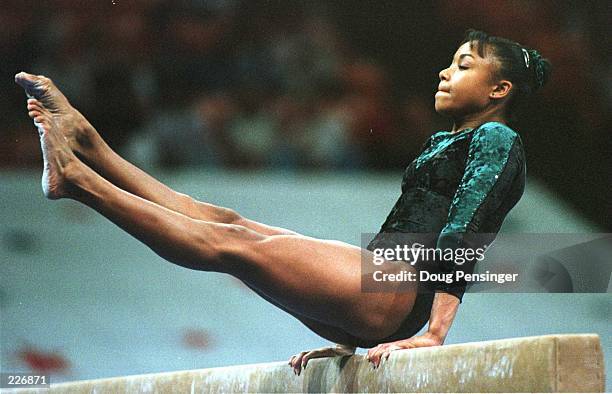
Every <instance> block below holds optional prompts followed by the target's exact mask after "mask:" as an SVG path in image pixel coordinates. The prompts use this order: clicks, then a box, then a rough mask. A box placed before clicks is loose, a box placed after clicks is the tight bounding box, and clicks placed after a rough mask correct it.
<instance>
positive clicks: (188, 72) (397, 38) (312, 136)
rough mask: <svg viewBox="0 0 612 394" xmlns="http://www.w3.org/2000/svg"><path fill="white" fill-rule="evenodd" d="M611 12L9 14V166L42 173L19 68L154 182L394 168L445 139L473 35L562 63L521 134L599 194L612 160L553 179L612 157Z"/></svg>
mask: <svg viewBox="0 0 612 394" xmlns="http://www.w3.org/2000/svg"><path fill="white" fill-rule="evenodd" d="M609 8H610V7H609V3H608V2H607V1H589V2H576V3H568V2H556V1H528V0H520V1H519V0H507V1H476V2H475V1H472V0H469V1H468V0H436V1H431V2H372V1H334V2H325V1H316V0H315V1H310V2H302V1H295V0H284V1H281V0H275V1H270V0H268V1H263V0H243V1H239V0H173V1H170V0H168V1H162V0H112V1H111V0H104V1H87V0H47V1H37V0H3V1H2V2H0V59H2V61H1V62H0V75H1V76H2V78H0V79H1V80H0V88H1V89H2V92H3V93H2V95H1V96H0V111H1V113H0V114H1V116H2V120H3V122H2V124H0V167H25V166H37V165H39V164H40V152H39V148H38V140H37V136H36V133H35V132H34V130H33V128H32V125H31V123H30V121H29V119H28V118H27V114H26V111H25V108H24V104H25V99H24V97H23V93H22V92H20V91H19V89H18V87H17V86H15V85H14V84H13V82H12V76H13V75H14V74H15V73H16V72H18V71H20V70H26V71H30V72H33V73H37V74H44V75H47V76H49V77H51V78H52V79H53V80H54V81H55V82H56V84H57V85H58V86H59V87H60V88H61V89H62V90H63V91H64V92H65V94H66V95H67V96H68V97H69V99H70V100H71V102H72V103H73V105H74V106H75V107H77V108H78V109H80V110H81V112H82V113H84V114H85V115H86V117H87V118H88V119H90V121H91V122H92V123H93V124H94V125H95V126H96V128H97V129H98V131H99V132H100V133H101V134H102V135H103V136H104V138H105V139H106V140H107V141H108V142H109V144H110V145H111V146H112V147H113V148H115V149H117V150H118V151H120V152H121V153H122V154H124V155H125V156H127V157H128V158H129V159H130V160H132V161H134V162H136V163H138V164H140V165H142V166H145V167H156V166H157V167H165V168H168V167H182V166H205V167H216V168H285V169H287V168H289V169H301V168H317V169H399V168H402V167H403V166H405V165H406V164H408V163H409V162H410V161H411V160H412V159H413V158H414V156H415V155H416V154H418V152H419V150H420V148H421V146H422V143H423V142H424V141H425V140H426V138H427V137H428V136H429V135H430V134H432V133H433V132H434V131H436V130H440V129H445V128H448V127H449V126H450V125H449V124H448V122H447V121H446V120H445V119H442V118H440V117H438V116H437V115H436V114H435V112H434V110H433V94H434V91H435V88H436V86H437V83H438V72H439V71H440V69H442V68H444V67H446V66H447V65H448V64H449V63H450V59H451V57H452V54H453V53H454V51H455V50H456V47H457V45H458V43H459V42H460V41H461V39H462V38H463V33H464V31H465V29H466V28H468V27H475V28H479V29H482V30H485V31H487V32H489V33H491V34H495V35H501V36H507V37H510V38H512V39H514V40H516V41H519V42H522V43H524V44H526V45H527V46H530V47H535V48H537V49H539V50H540V51H541V52H542V53H543V55H544V56H545V57H548V58H549V59H550V60H551V61H552V64H553V67H554V69H553V74H552V80H551V81H550V83H549V84H548V86H547V87H546V88H545V89H544V91H543V92H542V93H541V94H540V96H541V97H539V100H538V101H537V105H535V106H532V107H530V108H529V110H528V112H527V113H526V114H525V116H523V118H522V120H521V124H520V125H518V126H519V127H518V129H519V131H520V132H521V135H522V136H523V137H524V139H525V140H526V146H527V149H528V156H530V157H528V160H529V162H530V164H531V168H530V169H531V170H532V174H531V175H534V176H538V177H540V178H542V179H545V180H547V181H548V182H550V183H551V184H552V185H553V186H556V187H557V189H558V190H559V191H561V192H563V194H566V193H569V194H572V190H573V188H574V186H575V182H576V179H575V178H577V177H579V178H580V180H579V182H580V181H582V182H587V184H590V183H591V182H597V180H598V179H600V178H601V174H602V173H601V172H598V171H603V174H610V172H609V171H610V170H609V169H607V168H608V166H607V164H610V163H609V162H608V161H606V160H603V161H601V160H597V161H596V163H592V164H591V165H592V167H591V168H589V167H588V166H587V168H586V169H585V170H584V172H585V173H589V174H590V175H589V174H586V175H584V174H581V173H580V172H579V171H578V170H577V169H573V170H571V171H574V173H569V174H568V172H567V170H566V172H565V173H562V172H561V171H560V167H561V166H563V162H567V161H568V160H570V161H571V162H572V163H578V162H585V161H586V160H588V157H598V156H599V155H600V154H602V157H604V156H605V157H608V156H609V153H610V151H607V152H606V149H608V148H609V147H610V139H609V136H608V131H607V129H606V127H605V126H606V125H608V124H609V120H610V119H609V118H610V115H609V114H610V111H609V109H610V107H611V103H612V94H611V91H612V89H611V88H612V86H611V85H612V73H611V71H610V70H611V68H610V59H609V55H610V53H609V37H610V36H611V35H610V31H609V29H610V28H609V26H610V24H609V20H610V10H609ZM610 167H612V166H610ZM533 169H535V171H533ZM606 171H607V172H606ZM568 175H569V176H568ZM589 176H592V177H593V178H592V179H591V178H589ZM564 177H565V178H564ZM606 192H608V193H609V189H608V190H606ZM606 195H607V196H610V194H606ZM607 201H608V200H606V202H607ZM608 204H609V203H608ZM608 206H609V205H608Z"/></svg>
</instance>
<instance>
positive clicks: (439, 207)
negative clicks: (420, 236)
mask: <svg viewBox="0 0 612 394" xmlns="http://www.w3.org/2000/svg"><path fill="white" fill-rule="evenodd" d="M525 178H526V166H525V153H524V150H523V144H522V141H521V138H520V136H519V135H518V134H517V133H516V132H515V131H514V130H512V129H511V128H509V127H508V126H506V125H504V124H502V123H498V122H488V123H484V124H482V125H480V126H479V127H477V128H475V129H464V130H461V131H458V132H456V133H451V132H449V131H439V132H436V133H434V134H433V135H432V136H431V137H430V138H429V139H428V140H427V142H426V143H425V144H424V145H423V149H422V152H421V153H420V155H419V156H418V157H417V158H416V159H415V160H414V161H413V162H412V163H410V165H409V166H408V167H407V168H406V170H405V172H404V177H403V181H402V193H401V195H400V197H399V199H398V200H397V202H396V203H395V205H394V206H393V208H392V209H391V212H390V213H389V215H388V217H387V219H386V220H385V222H384V223H383V225H382V227H381V229H380V232H379V233H378V234H377V235H376V236H375V237H374V239H373V240H372V241H371V242H370V244H369V245H368V249H369V250H373V249H375V248H393V247H395V245H396V244H397V241H396V240H397V238H396V237H390V236H389V234H394V233H395V234H396V235H397V233H432V234H434V235H435V238H434V240H433V242H432V243H433V244H432V245H429V246H430V247H436V248H441V249H445V248H458V247H462V246H464V245H465V242H466V239H467V238H469V235H470V234H475V233H479V234H480V233H488V234H492V236H493V238H494V236H495V234H497V232H498V231H499V228H500V227H501V225H502V222H503V221H504V218H505V217H506V215H507V214H508V212H509V211H510V209H512V207H514V205H515V204H516V203H517V202H518V201H519V199H520V198H521V196H522V195H523V191H524V188H525ZM488 241H489V242H488V243H490V242H492V239H489V240H488ZM441 269H442V270H443V271H445V272H449V271H453V270H458V269H461V270H465V271H470V272H471V271H472V270H473V264H463V265H456V264H450V265H448V264H447V265H446V266H444V267H442V268H441ZM465 289H466V283H465V282H461V281H458V282H454V283H452V284H446V283H440V284H436V285H435V288H434V289H433V290H434V291H435V292H439V291H441V292H446V293H450V294H453V295H455V296H456V297H458V298H459V300H460V302H461V301H462V299H463V294H464V292H465ZM432 294H433V293H432V292H429V293H419V295H418V296H417V301H416V304H415V306H414V307H413V309H412V311H411V312H410V314H408V316H407V317H406V319H405V321H404V324H402V327H401V328H400V329H399V330H398V332H396V333H395V334H394V335H393V336H391V337H389V338H385V340H386V341H391V340H397V339H400V338H407V337H410V336H412V335H414V334H416V333H417V332H418V331H419V330H420V329H421V328H422V327H423V326H424V325H425V323H426V322H427V320H428V319H429V313H430V310H431V305H432V300H433V295H432ZM385 340H381V341H379V342H378V343H381V342H383V341H385Z"/></svg>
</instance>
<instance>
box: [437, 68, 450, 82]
mask: <svg viewBox="0 0 612 394" xmlns="http://www.w3.org/2000/svg"><path fill="white" fill-rule="evenodd" d="M448 69H449V68H448V67H447V68H445V69H444V70H442V71H440V73H439V74H438V77H440V81H448Z"/></svg>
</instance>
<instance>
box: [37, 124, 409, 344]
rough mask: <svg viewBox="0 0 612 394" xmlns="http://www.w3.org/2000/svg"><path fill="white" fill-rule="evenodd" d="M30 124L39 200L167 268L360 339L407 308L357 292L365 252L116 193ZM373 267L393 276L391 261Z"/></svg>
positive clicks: (380, 331)
mask: <svg viewBox="0 0 612 394" xmlns="http://www.w3.org/2000/svg"><path fill="white" fill-rule="evenodd" d="M35 122H36V124H37V126H38V128H39V132H40V134H41V146H42V149H43V158H44V161H45V171H44V175H43V188H44V191H45V194H46V195H47V197H49V198H52V199H56V198H72V199H75V200H77V201H80V202H82V203H84V204H86V205H88V206H90V207H91V208H93V209H95V210H96V211H98V212H99V213H101V214H102V215H104V216H105V217H107V218H108V219H109V220H111V221H113V222H114V223H115V224H117V225H118V226H119V227H121V228H122V229H124V230H125V231H126V232H128V233H129V234H131V235H132V236H134V237H135V238H137V239H139V240H140V241H142V242H143V243H145V244H146V245H147V246H149V247H150V248H151V249H152V250H154V251H155V252H156V253H157V254H158V255H160V256H161V257H163V258H165V259H167V260H169V261H171V262H173V263H175V264H178V265H181V266H184V267H188V268H192V269H198V270H206V271H217V272H224V273H228V274H231V275H233V276H235V277H237V278H239V279H241V280H242V281H243V282H245V283H248V284H249V286H251V287H254V288H256V289H258V290H259V291H260V292H261V293H263V294H265V295H266V296H267V297H269V298H271V299H273V300H274V301H275V302H276V303H277V304H278V305H282V306H283V309H285V310H286V311H288V312H290V313H292V314H293V315H294V316H296V317H298V318H300V317H305V318H307V319H310V320H314V321H318V322H321V323H323V324H324V325H326V326H332V327H337V328H339V329H341V330H344V331H345V332H347V333H349V334H351V335H353V336H356V337H360V338H364V339H378V338H384V337H386V336H388V335H390V334H391V333H393V332H394V331H395V330H396V329H397V328H398V327H399V325H400V324H401V322H402V319H403V316H405V314H406V313H407V312H408V311H410V309H411V308H412V305H413V304H414V299H415V292H405V293H391V292H387V293H363V292H362V291H361V273H360V271H361V257H362V256H361V253H362V252H363V253H365V258H372V257H373V256H372V255H371V253H369V252H368V251H362V250H361V249H359V248H357V247H354V246H351V245H347V244H344V243H340V242H335V241H322V240H317V239H313V238H309V237H303V236H296V235H272V236H267V235H264V234H261V233H258V232H255V231H253V230H250V229H248V228H246V227H243V226H239V225H233V224H222V223H211V222H206V221H202V220H195V219H192V218H189V217H187V216H185V215H182V214H180V213H178V212H174V211H171V210H169V209H167V208H164V207H162V206H160V205H157V204H155V203H153V202H151V201H147V200H144V199H142V198H140V197H138V196H135V195H133V194H131V193H128V192H126V191H124V190H121V189H119V188H117V187H116V186H114V185H112V184H111V183H110V182H108V181H107V180H105V179H104V178H102V177H101V176H99V175H98V174H97V173H95V172H94V171H93V170H91V169H90V168H89V167H87V166H86V165H85V164H83V163H82V162H80V161H79V160H78V158H77V157H76V156H75V155H74V154H73V153H72V151H71V150H70V149H69V147H68V146H67V144H66V142H65V139H64V138H63V136H62V135H61V134H60V132H59V130H58V126H57V125H56V124H55V122H54V119H53V117H51V116H50V115H48V114H44V113H43V114H40V115H39V116H36V117H35ZM380 268H381V269H383V270H387V271H390V272H398V271H399V270H400V267H399V266H397V265H395V264H392V263H387V266H386V267H384V266H381V267H380Z"/></svg>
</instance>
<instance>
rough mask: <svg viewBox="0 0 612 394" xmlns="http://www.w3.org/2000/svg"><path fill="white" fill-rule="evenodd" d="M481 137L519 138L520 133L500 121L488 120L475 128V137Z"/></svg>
mask: <svg viewBox="0 0 612 394" xmlns="http://www.w3.org/2000/svg"><path fill="white" fill-rule="evenodd" d="M476 136H478V137H479V138H498V139H512V140H513V139H517V138H519V135H518V133H517V132H516V131H514V130H513V129H512V128H510V127H509V126H507V125H505V124H503V123H499V122H487V123H483V124H482V125H480V126H479V127H478V128H477V129H476V130H474V137H476Z"/></svg>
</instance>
